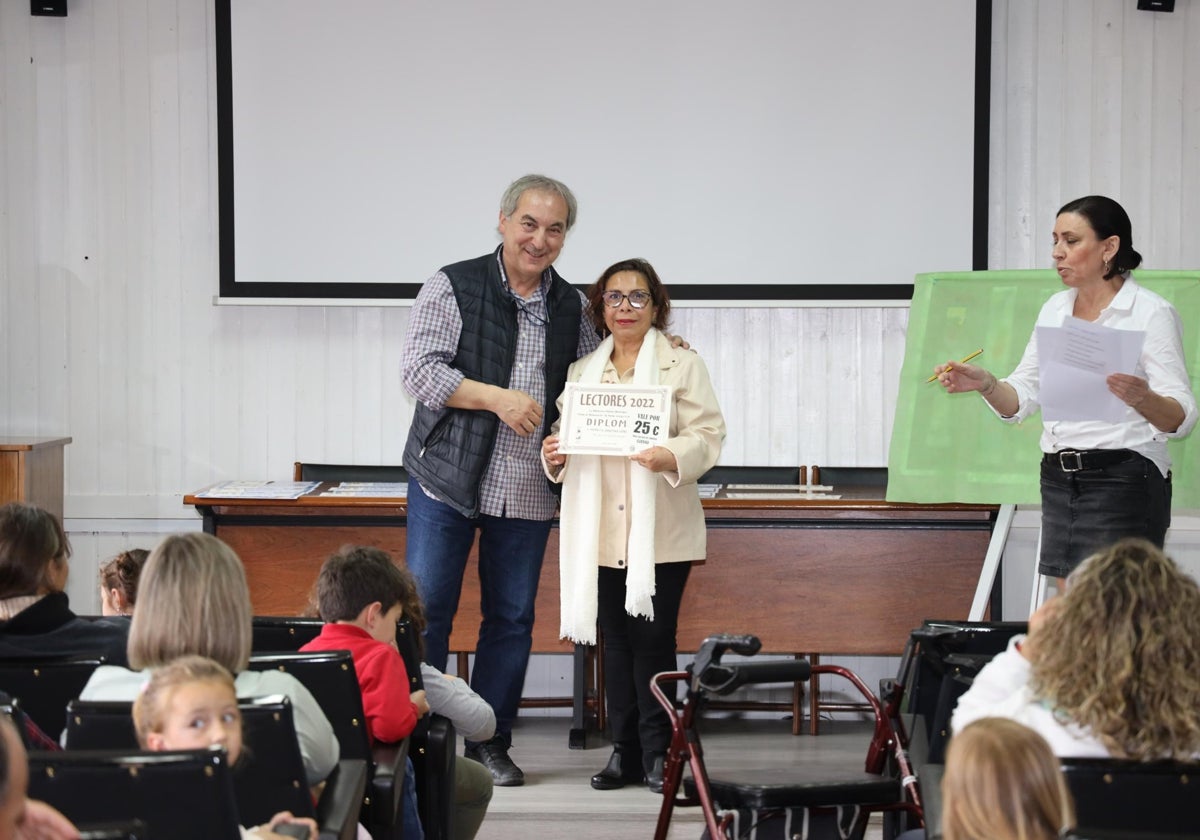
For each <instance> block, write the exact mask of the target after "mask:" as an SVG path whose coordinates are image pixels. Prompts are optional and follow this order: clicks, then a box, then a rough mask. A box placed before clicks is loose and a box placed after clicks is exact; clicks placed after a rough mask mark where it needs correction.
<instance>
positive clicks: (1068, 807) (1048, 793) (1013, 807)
mask: <svg viewBox="0 0 1200 840" xmlns="http://www.w3.org/2000/svg"><path fill="white" fill-rule="evenodd" d="M1074 823H1075V808H1074V805H1073V804H1072V801H1071V793H1070V791H1068V790H1067V784H1066V782H1065V781H1064V780H1063V775H1062V770H1061V769H1060V767H1059V764H1058V759H1057V758H1055V757H1054V753H1053V752H1051V751H1050V745H1049V744H1047V743H1046V741H1045V739H1043V738H1042V736H1041V735H1038V734H1037V733H1036V732H1034V731H1033V730H1032V729H1030V728H1029V727H1027V726H1023V725H1021V724H1019V723H1017V722H1016V721H1013V720H1008V719H1005V718H980V719H979V720H977V721H975V722H974V723H972V724H970V725H968V726H966V727H964V728H963V730H962V731H961V732H957V733H955V735H954V737H953V738H951V739H950V746H949V747H948V748H947V749H946V771H945V775H943V776H942V836H943V837H944V838H945V840H1054V838H1056V837H1058V836H1059V833H1060V832H1061V831H1062V830H1063V829H1064V828H1070V827H1072V826H1073V825H1074Z"/></svg>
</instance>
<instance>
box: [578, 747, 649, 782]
mask: <svg viewBox="0 0 1200 840" xmlns="http://www.w3.org/2000/svg"><path fill="white" fill-rule="evenodd" d="M661 778H662V774H661V773H659V779H660V780H661ZM642 780H643V776H642V762H641V756H639V755H636V754H634V755H630V754H629V753H623V752H620V751H619V750H613V753H612V755H611V756H609V758H608V764H607V765H605V767H604V769H603V770H601V771H600V772H599V773H597V774H596V775H595V776H592V787H594V788H595V789H596V790H617V789H619V788H623V787H625V785H640V784H641V783H642ZM660 787H661V781H660Z"/></svg>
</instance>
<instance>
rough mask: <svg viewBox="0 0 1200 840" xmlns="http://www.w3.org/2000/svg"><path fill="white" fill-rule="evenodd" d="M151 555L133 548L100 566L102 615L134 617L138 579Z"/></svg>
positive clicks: (142, 549)
mask: <svg viewBox="0 0 1200 840" xmlns="http://www.w3.org/2000/svg"><path fill="white" fill-rule="evenodd" d="M149 555H150V552H149V551H147V550H146V549H144V548H131V549H129V550H128V551H122V552H121V553H120V554H118V555H117V556H116V557H114V558H112V559H111V560H109V561H108V562H106V563H103V564H102V565H101V566H100V612H101V614H103V615H133V604H134V602H135V601H136V600H137V586H138V578H139V577H141V575H142V566H144V565H145V563H146V558H147V557H148V556H149Z"/></svg>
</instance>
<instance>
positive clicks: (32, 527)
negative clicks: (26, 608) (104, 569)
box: [0, 502, 71, 598]
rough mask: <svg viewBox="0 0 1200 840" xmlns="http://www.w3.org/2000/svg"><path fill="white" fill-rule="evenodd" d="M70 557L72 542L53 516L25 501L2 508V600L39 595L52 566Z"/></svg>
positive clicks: (0, 525)
mask: <svg viewBox="0 0 1200 840" xmlns="http://www.w3.org/2000/svg"><path fill="white" fill-rule="evenodd" d="M70 556H71V543H70V541H68V540H67V535H66V532H65V531H63V527H62V523H61V522H59V521H58V518H57V517H55V516H54V514H52V513H50V512H48V511H45V510H42V509H41V508H39V507H35V506H34V505H28V504H25V503H24V502H9V503H8V504H6V505H4V506H3V507H0V598H17V597H20V596H23V595H34V594H37V591H38V589H39V588H40V587H42V586H43V585H44V584H45V583H46V581H47V572H48V570H49V568H50V564H51V563H65V562H66V560H67V558H68V557H70Z"/></svg>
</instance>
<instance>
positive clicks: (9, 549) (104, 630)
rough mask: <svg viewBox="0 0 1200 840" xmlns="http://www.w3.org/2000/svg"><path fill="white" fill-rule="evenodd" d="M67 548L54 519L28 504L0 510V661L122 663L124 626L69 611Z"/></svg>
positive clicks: (127, 631) (123, 657) (124, 638)
mask: <svg viewBox="0 0 1200 840" xmlns="http://www.w3.org/2000/svg"><path fill="white" fill-rule="evenodd" d="M70 556H71V543H70V542H69V541H68V540H67V535H66V533H65V532H64V531H63V527H62V523H60V522H59V521H58V519H56V518H55V517H54V515H53V514H51V513H48V512H47V511H44V510H42V509H41V508H39V507H35V506H33V505H27V504H23V503H21V502H10V503H9V504H6V505H4V506H3V507H0V657H4V658H8V659H15V658H25V657H38V656H54V657H62V656H103V657H104V658H105V660H107V661H108V662H115V663H118V664H121V665H123V664H125V641H126V639H127V638H128V635H129V624H128V623H127V622H123V621H113V620H111V619H99V620H96V621H89V620H87V619H83V618H80V617H79V616H77V615H75V613H73V612H71V607H70V604H69V602H68V600H67V593H66V592H64V591H63V590H64V589H65V588H66V585H67V573H68V566H67V558H69V557H70Z"/></svg>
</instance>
